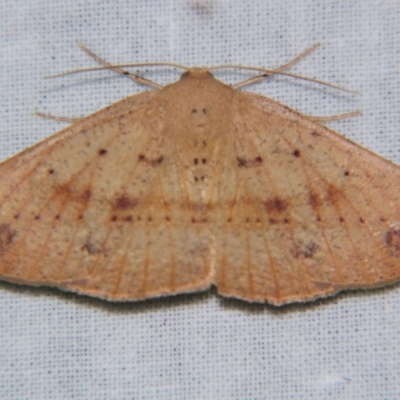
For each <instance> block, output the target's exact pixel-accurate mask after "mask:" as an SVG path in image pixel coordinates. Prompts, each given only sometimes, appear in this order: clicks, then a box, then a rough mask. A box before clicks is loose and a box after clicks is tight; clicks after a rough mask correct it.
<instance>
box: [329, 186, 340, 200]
mask: <svg viewBox="0 0 400 400" xmlns="http://www.w3.org/2000/svg"><path fill="white" fill-rule="evenodd" d="M340 195H341V193H340V191H339V190H338V189H337V188H336V187H335V186H333V185H329V186H328V190H327V191H326V197H325V199H326V201H328V202H329V203H332V204H336V203H337V202H338V200H339V197H340Z"/></svg>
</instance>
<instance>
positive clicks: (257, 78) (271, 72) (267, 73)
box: [209, 64, 360, 94]
mask: <svg viewBox="0 0 400 400" xmlns="http://www.w3.org/2000/svg"><path fill="white" fill-rule="evenodd" d="M220 69H248V70H249V71H258V72H263V74H262V75H257V76H255V77H252V78H250V79H247V80H245V81H243V82H239V83H237V84H236V85H233V88H235V89H238V88H241V87H243V86H247V85H251V84H253V83H256V82H260V81H261V80H263V79H265V78H269V77H270V76H271V75H283V76H289V77H291V78H297V79H301V80H303V81H308V82H314V83H318V84H320V85H324V86H328V87H331V88H333V89H337V90H343V91H344V92H348V93H354V94H360V92H357V91H355V90H350V89H346V88H344V87H341V86H337V85H334V84H332V83H328V82H325V81H321V80H319V79H314V78H309V77H307V76H302V75H297V74H291V73H289V72H283V71H277V70H275V69H264V68H258V67H250V66H245V65H230V64H227V65H221V66H218V67H211V68H209V70H210V71H216V70H220Z"/></svg>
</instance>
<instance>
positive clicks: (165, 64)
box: [44, 62, 190, 79]
mask: <svg viewBox="0 0 400 400" xmlns="http://www.w3.org/2000/svg"><path fill="white" fill-rule="evenodd" d="M127 67H172V68H178V69H184V70H189V69H190V68H189V67H186V66H185V65H181V64H175V63H169V62H148V63H133V64H114V65H111V64H110V66H109V67H93V68H81V69H75V70H72V71H67V72H61V73H60V74H54V75H49V76H45V77H44V78H45V79H50V78H59V77H61V76H66V75H72V74H79V73H81V72H91V71H104V70H106V69H114V70H115V69H116V68H127ZM128 74H129V72H127V71H125V72H124V74H123V75H128Z"/></svg>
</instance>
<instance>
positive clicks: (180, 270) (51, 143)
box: [0, 50, 400, 305]
mask: <svg viewBox="0 0 400 400" xmlns="http://www.w3.org/2000/svg"><path fill="white" fill-rule="evenodd" d="M87 52H89V51H88V50H87ZM306 53H307V52H306ZM304 54H305V53H304ZM304 54H303V55H301V56H299V57H298V58H296V59H295V60H294V61H293V62H292V63H289V64H287V65H285V66H283V67H282V68H281V69H277V70H273V71H269V72H268V73H264V74H263V76H256V77H255V78H251V79H249V80H248V81H245V82H243V83H241V84H238V85H236V86H234V87H232V86H229V85H227V84H224V83H222V82H220V81H219V80H217V79H215V78H214V76H213V75H212V73H211V72H210V70H209V69H201V68H190V69H187V70H186V71H185V72H184V73H183V74H182V76H181V78H180V79H179V80H178V81H177V82H175V83H172V84H170V85H167V86H165V87H160V86H159V85H157V84H152V83H150V81H147V80H146V79H144V78H139V77H134V79H135V80H137V81H138V82H140V83H145V84H149V85H152V86H155V87H156V90H151V91H145V92H143V93H140V94H137V95H134V96H131V97H128V98H126V99H124V100H122V101H119V102H117V103H115V104H113V105H111V106H109V107H106V108H105V109H103V110H101V111H99V112H96V113H95V114H93V115H91V116H89V117H86V118H83V119H81V120H79V121H77V122H75V123H73V124H72V125H71V126H70V127H68V128H66V129H64V130H62V131H61V132H59V133H57V134H55V135H54V136H52V137H50V138H48V139H46V140H44V141H42V142H41V143H39V144H37V145H35V146H33V147H31V148H29V149H27V150H25V151H23V152H21V153H20V154H17V155H16V156H14V157H12V158H10V159H8V160H6V161H4V162H3V163H2V164H0V211H1V212H0V278H1V279H3V280H6V281H10V282H16V283H21V284H29V285H37V286H41V285H46V286H53V287H57V288H60V289H63V290H68V291H73V292H76V293H80V294H84V295H88V296H95V297H99V298H102V299H107V300H113V301H136V300H143V299H147V298H152V297H159V296H166V295H172V294H178V293H186V292H196V291H200V290H205V289H207V288H209V287H210V286H211V285H215V286H216V287H217V290H218V293H220V294H221V295H223V296H229V297H235V298H239V299H243V300H247V301H250V302H268V303H271V304H274V305H282V304H286V303H291V302H302V301H310V300H314V299H316V298H320V297H325V296H330V295H334V294H335V293H338V292H340V291H342V290H345V289H356V288H371V287H376V286H383V285H387V284H391V283H394V282H396V281H398V280H400V168H399V167H398V166H396V165H394V164H393V163H391V162H389V161H386V160H384V159H383V158H381V157H379V156H378V155H376V154H373V153H372V152H370V151H368V150H366V149H364V148H362V147H360V146H358V145H357V144H355V143H353V142H351V141H349V140H347V139H345V138H343V137H342V136H340V135H339V134H337V133H336V132H334V131H332V130H331V129H329V128H327V127H325V126H324V125H322V124H321V123H319V122H318V121H317V120H315V119H312V118H310V117H306V116H304V115H302V114H300V113H298V112H296V111H294V110H292V109H289V108H288V107H286V106H284V105H282V104H279V103H278V102H276V101H273V100H271V99H268V98H266V97H263V96H260V95H257V94H254V93H248V92H242V91H238V90H237V89H238V88H239V87H241V86H244V85H246V84H249V83H254V82H256V81H258V80H261V79H264V77H265V75H268V74H272V73H284V72H283V70H284V69H287V68H288V67H289V66H291V65H292V64H293V63H294V62H297V61H298V60H299V59H300V58H301V57H303V56H304ZM95 58H96V57H95ZM96 59H98V60H99V61H100V62H101V63H102V64H103V65H105V66H106V67H110V68H112V69H114V70H116V71H117V72H120V73H124V74H126V73H125V72H124V71H122V70H121V69H120V67H114V66H110V65H109V64H108V63H106V62H105V61H103V60H101V59H99V58H96Z"/></svg>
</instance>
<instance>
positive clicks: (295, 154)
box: [292, 149, 300, 158]
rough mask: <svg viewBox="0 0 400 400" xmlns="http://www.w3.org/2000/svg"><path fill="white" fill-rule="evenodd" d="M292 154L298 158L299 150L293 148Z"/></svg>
mask: <svg viewBox="0 0 400 400" xmlns="http://www.w3.org/2000/svg"><path fill="white" fill-rule="evenodd" d="M292 155H293V156H294V157H296V158H299V157H300V150H298V149H296V150H294V151H293V153H292Z"/></svg>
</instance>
